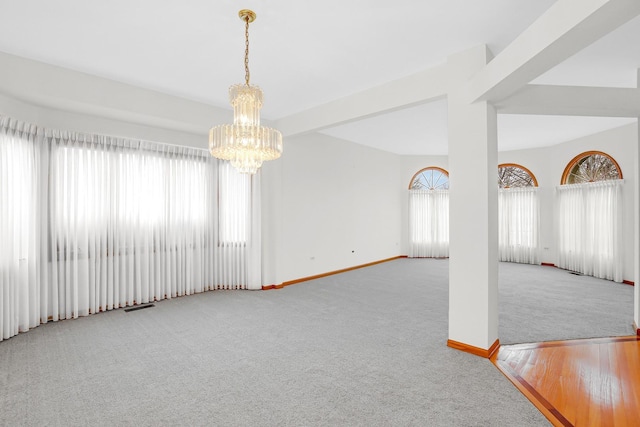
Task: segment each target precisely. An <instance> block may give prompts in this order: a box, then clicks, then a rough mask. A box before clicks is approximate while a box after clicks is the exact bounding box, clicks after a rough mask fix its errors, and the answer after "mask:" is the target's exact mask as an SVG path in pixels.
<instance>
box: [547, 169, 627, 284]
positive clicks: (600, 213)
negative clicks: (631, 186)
mask: <svg viewBox="0 0 640 427" xmlns="http://www.w3.org/2000/svg"><path fill="white" fill-rule="evenodd" d="M622 188H623V181H622V180H611V181H600V182H593V183H587V184H572V185H562V186H560V187H557V191H556V195H557V207H558V210H557V218H558V267H560V268H565V269H567V270H572V271H577V272H580V273H583V274H587V275H591V276H595V277H599V278H602V279H608V280H614V281H616V282H621V281H622V211H623V210H622V200H623V199H622Z"/></svg>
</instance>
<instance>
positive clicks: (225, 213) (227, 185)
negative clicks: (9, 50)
mask: <svg viewBox="0 0 640 427" xmlns="http://www.w3.org/2000/svg"><path fill="white" fill-rule="evenodd" d="M1 120H2V122H1V123H0V124H1V127H0V239H1V240H0V241H1V242H2V244H1V245H0V298H1V299H0V309H1V310H2V313H0V328H1V329H2V335H1V336H0V340H1V339H4V338H8V337H11V336H13V335H15V334H17V333H18V332H22V331H26V330H28V329H29V328H30V327H35V326H37V325H38V324H40V323H45V322H47V320H48V319H51V320H58V319H68V318H75V317H78V316H84V315H87V314H90V313H96V312H98V311H103V310H110V309H113V308H118V307H124V306H129V305H133V304H140V303H147V302H150V301H154V300H161V299H164V298H171V297H175V296H181V295H189V294H192V293H196V292H202V291H205V290H210V289H238V288H243V289H246V288H248V289H260V288H261V285H262V283H261V277H260V276H261V275H260V271H261V267H260V263H261V260H260V238H259V236H260V203H259V200H260V182H259V176H257V175H256V176H255V178H254V179H251V178H250V177H249V176H246V175H240V174H238V173H237V172H235V170H234V169H232V168H231V167H230V166H229V165H228V164H227V163H219V162H218V161H217V160H214V159H213V158H211V157H210V156H209V154H208V153H207V152H206V151H204V150H200V149H194V148H187V147H176V146H167V145H162V144H155V143H150V142H143V141H131V140H126V139H121V138H112V137H106V136H97V135H86V134H73V133H66V132H59V131H53V130H46V129H38V128H36V127H35V126H31V125H28V124H24V123H20V122H17V121H15V120H11V119H8V118H2V119H1Z"/></svg>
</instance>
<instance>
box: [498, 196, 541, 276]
mask: <svg viewBox="0 0 640 427" xmlns="http://www.w3.org/2000/svg"><path fill="white" fill-rule="evenodd" d="M539 211H540V209H539V207H538V189H537V188H536V187H523V188H506V189H500V190H499V193H498V230H499V237H498V252H499V257H500V261H508V262H519V263H525V264H538V253H539V249H538V246H539V245H538V241H539V235H540V232H539V223H540V220H539Z"/></svg>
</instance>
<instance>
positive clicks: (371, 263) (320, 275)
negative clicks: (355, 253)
mask: <svg viewBox="0 0 640 427" xmlns="http://www.w3.org/2000/svg"><path fill="white" fill-rule="evenodd" d="M406 257H407V256H406V255H398V256H394V257H392V258H386V259H381V260H379V261H373V262H368V263H366V264H360V265H356V266H353V267H348V268H343V269H341V270H335V271H330V272H328V273H322V274H316V275H314V276H307V277H302V278H300V279H295V280H289V281H287V282H282V283H280V284H279V285H263V286H262V290H263V291H268V290H271V289H282V288H284V287H286V286H291V285H295V284H297V283H302V282H307V281H309V280H314V279H321V278H323V277H327V276H333V275H334V274H340V273H346V272H347V271H351V270H357V269H359V268H364V267H371V266H372V265H376V264H382V263H383V262H389V261H393V260H396V259H400V258H406Z"/></svg>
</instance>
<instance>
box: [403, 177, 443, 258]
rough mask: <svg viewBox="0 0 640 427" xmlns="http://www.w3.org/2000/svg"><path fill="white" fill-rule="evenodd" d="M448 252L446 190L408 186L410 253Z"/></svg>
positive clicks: (435, 255) (414, 255) (420, 255)
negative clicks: (413, 188)
mask: <svg viewBox="0 0 640 427" xmlns="http://www.w3.org/2000/svg"><path fill="white" fill-rule="evenodd" d="M448 256H449V191H448V190H409V257H411V258H423V257H428V258H439V257H448Z"/></svg>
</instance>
